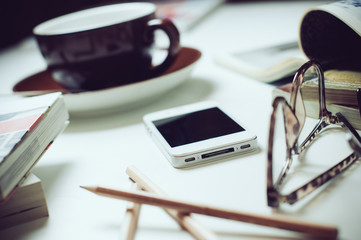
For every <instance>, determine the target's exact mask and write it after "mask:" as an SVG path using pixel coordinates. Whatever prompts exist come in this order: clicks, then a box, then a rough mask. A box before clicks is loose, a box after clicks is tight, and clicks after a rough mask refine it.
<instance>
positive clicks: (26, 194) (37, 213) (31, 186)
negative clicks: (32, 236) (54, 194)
mask: <svg viewBox="0 0 361 240" xmlns="http://www.w3.org/2000/svg"><path fill="white" fill-rule="evenodd" d="M47 216H49V213H48V207H47V203H46V198H45V195H44V190H43V187H42V184H41V181H40V179H39V178H38V177H37V176H35V175H34V174H32V173H31V174H30V175H29V176H28V177H26V179H25V180H24V181H23V182H22V183H21V184H19V186H18V188H17V189H16V191H15V192H14V194H13V195H12V196H11V198H9V200H8V201H3V202H1V203H0V229H4V228H8V227H12V226H15V225H18V224H21V223H25V222H28V221H32V220H35V219H39V218H42V217H47Z"/></svg>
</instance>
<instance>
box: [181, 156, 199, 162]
mask: <svg viewBox="0 0 361 240" xmlns="http://www.w3.org/2000/svg"><path fill="white" fill-rule="evenodd" d="M194 160H196V158H194V157H191V158H187V159H185V160H184V161H185V162H192V161H194Z"/></svg>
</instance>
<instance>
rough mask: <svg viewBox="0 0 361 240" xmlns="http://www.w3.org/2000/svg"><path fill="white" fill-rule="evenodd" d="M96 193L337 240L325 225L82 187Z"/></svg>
mask: <svg viewBox="0 0 361 240" xmlns="http://www.w3.org/2000/svg"><path fill="white" fill-rule="evenodd" d="M81 187H82V188H84V189H86V190H88V191H91V192H93V193H95V194H98V195H102V196H106V197H111V198H117V199H123V200H127V201H132V202H136V203H142V204H148V205H153V206H158V207H162V208H171V209H175V210H178V211H182V212H188V213H197V214H203V215H207V216H213V217H219V218H225V219H229V220H235V221H241V222H246V223H252V224H258V225H262V226H268V227H274V228H279V229H285V230H290V231H295V232H300V233H304V234H309V235H312V236H317V237H322V238H327V239H336V238H337V234H338V230H337V228H335V227H332V226H326V225H321V224H315V223H308V222H303V221H299V220H295V219H291V218H286V217H276V216H265V215H259V214H253V213H246V212H241V211H237V210H233V209H226V208H220V207H212V206H207V205H201V204H194V203H190V202H185V201H178V200H176V199H172V198H169V197H164V196H159V195H157V194H152V193H146V192H139V191H137V192H134V191H126V190H116V189H109V188H104V187H100V186H81Z"/></svg>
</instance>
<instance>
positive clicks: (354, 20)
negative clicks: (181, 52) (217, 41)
mask: <svg viewBox="0 0 361 240" xmlns="http://www.w3.org/2000/svg"><path fill="white" fill-rule="evenodd" d="M360 36H361V0H353V1H351V0H349V1H341V2H335V3H331V4H327V5H323V6H319V7H315V8H311V9H309V10H308V11H306V12H305V13H304V15H303V17H302V18H301V21H300V28H299V39H298V42H296V41H295V42H292V43H285V44H283V45H278V46H271V47H268V48H264V49H256V50H252V51H247V52H234V53H225V54H220V55H219V56H217V57H216V62H217V63H219V64H221V65H223V66H225V67H228V68H231V69H233V70H236V71H238V72H240V73H242V74H244V75H246V76H249V77H252V78H254V79H257V80H259V81H263V82H272V81H275V80H279V79H281V78H284V77H287V76H290V75H293V74H294V73H295V72H296V71H297V69H298V68H299V67H300V66H301V65H302V64H303V63H304V62H306V61H307V60H308V59H312V60H316V61H318V62H320V63H321V65H322V67H323V68H324V69H326V70H328V69H335V68H336V69H339V70H351V71H357V72H361V61H360V60H359V59H360V56H361V37H360Z"/></svg>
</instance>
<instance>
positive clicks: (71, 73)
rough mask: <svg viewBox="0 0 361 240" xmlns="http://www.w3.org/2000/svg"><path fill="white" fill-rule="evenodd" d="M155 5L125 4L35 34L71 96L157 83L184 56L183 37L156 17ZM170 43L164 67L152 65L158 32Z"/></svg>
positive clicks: (67, 18)
mask: <svg viewBox="0 0 361 240" xmlns="http://www.w3.org/2000/svg"><path fill="white" fill-rule="evenodd" d="M155 11H156V6H155V5H154V4H152V3H138V2H137V3H121V4H112V5H106V6H100V7H95V8H90V9H85V10H81V11H78V12H74V13H70V14H67V15H64V16H60V17H57V18H54V19H51V20H48V21H46V22H43V23H41V24H39V25H38V26H36V27H35V28H34V30H33V33H34V35H35V37H36V40H37V42H38V45H39V48H40V51H41V53H42V55H43V57H44V59H45V61H46V63H47V66H48V70H49V71H50V72H51V73H52V76H53V78H54V79H55V80H56V81H57V82H59V83H60V84H61V85H62V86H64V87H65V88H66V89H68V90H70V91H84V90H97V89H104V88H109V87H114V86H121V85H124V84H129V83H135V82H139V81H142V80H145V79H148V78H152V77H154V76H157V75H159V74H161V73H162V72H163V71H165V70H166V69H167V68H168V67H169V66H170V65H171V64H172V63H173V61H174V60H175V58H176V57H177V55H178V53H179V50H180V43H179V32H178V30H177V28H176V27H175V25H174V24H173V23H172V22H171V21H170V20H168V19H157V18H156V17H155ZM158 29H159V30H163V31H164V32H165V33H166V35H167V36H168V38H169V49H168V53H167V56H166V57H165V59H164V61H163V62H162V63H160V64H159V65H157V66H153V65H152V59H153V55H152V54H151V50H152V45H153V43H154V31H155V30H158Z"/></svg>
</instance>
